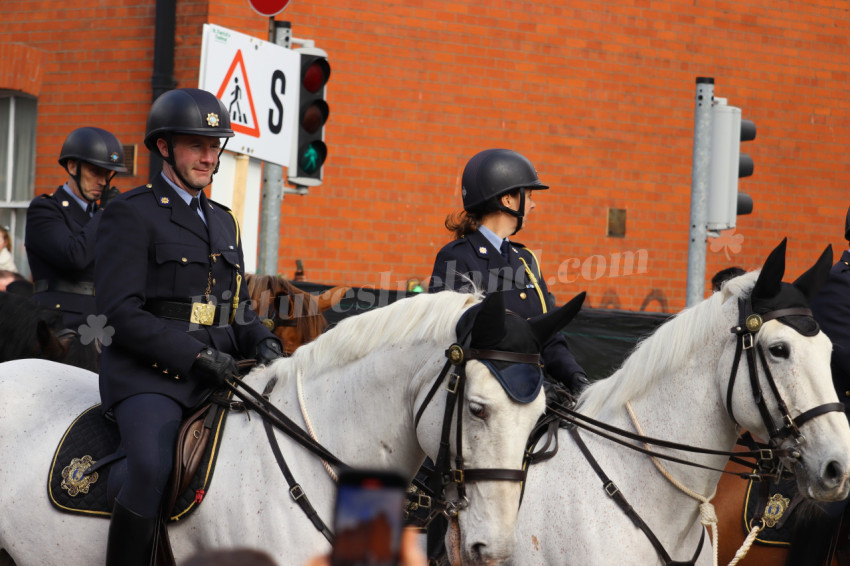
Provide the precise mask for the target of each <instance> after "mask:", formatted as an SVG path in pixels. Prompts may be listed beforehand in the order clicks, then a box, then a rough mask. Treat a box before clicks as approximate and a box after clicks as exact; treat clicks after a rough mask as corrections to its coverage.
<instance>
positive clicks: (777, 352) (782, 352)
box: [768, 342, 791, 359]
mask: <svg viewBox="0 0 850 566" xmlns="http://www.w3.org/2000/svg"><path fill="white" fill-rule="evenodd" d="M768 351H769V352H770V353H771V355H773V356H774V357H776V358H782V359H788V356H790V355H791V352H790V351H789V350H788V345H787V344H784V343H781V342H780V343H779V344H774V345H773V346H771V347H769V348H768Z"/></svg>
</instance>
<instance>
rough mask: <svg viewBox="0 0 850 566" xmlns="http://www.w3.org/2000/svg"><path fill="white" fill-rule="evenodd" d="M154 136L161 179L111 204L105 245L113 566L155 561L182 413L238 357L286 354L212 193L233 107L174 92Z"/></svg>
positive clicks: (159, 113)
mask: <svg viewBox="0 0 850 566" xmlns="http://www.w3.org/2000/svg"><path fill="white" fill-rule="evenodd" d="M145 132H146V133H145V145H146V146H147V147H148V149H150V150H151V151H153V152H155V153H156V154H158V155H159V156H160V157H162V159H163V161H164V163H163V168H162V173H161V174H160V175H157V176H156V177H155V178H154V179H153V181H152V183H151V184H148V185H145V186H141V187H137V188H135V189H133V190H132V191H129V192H127V193H125V194H123V195H122V196H121V197H119V198H118V199H116V200H115V201H114V202H113V203H112V204H111V205H110V207H109V208H108V209H107V210H106V211H105V214H104V216H103V219H102V221H101V225H100V234H99V236H98V241H97V253H96V258H97V261H96V269H95V284H96V285H97V289H98V293H97V306H98V311H99V312H100V313H103V314H105V315H106V317H107V318H106V320H107V324H108V325H109V326H111V327H112V328H113V329H114V334H113V335H112V341H111V344H109V345H108V346H107V347H106V348H105V349H104V352H103V356H102V359H101V366H100V395H101V400H102V403H103V410H104V411H111V412H112V414H113V415H114V418H115V420H116V422H117V423H118V428H119V430H120V433H121V447H122V449H123V451H124V452H125V453H126V464H124V465H123V466H122V467H116V469H115V470H113V471H112V473H111V474H110V483H109V491H110V496H112V495H115V501H114V507H113V512H112V520H111V523H110V526H109V541H108V546H107V557H106V564H107V566H117V565H119V564H120V565H122V566H135V565H139V566H142V565H144V566H147V565H148V564H151V563H152V560H153V558H152V556H153V552H154V548H155V545H156V538H157V533H158V532H159V528H160V527H159V520H160V517H161V516H162V515H163V514H164V513H166V512H167V510H164V509H161V504H162V498H163V493H164V490H165V489H166V483H167V481H168V479H169V474H170V473H171V468H172V463H173V459H174V445H175V441H176V436H177V433H178V427H179V426H180V424H181V421H182V420H183V418H184V415H187V412H189V411H190V410H191V409H192V408H193V407H197V406H198V405H200V404H201V403H202V402H203V401H204V400H206V399H207V397H208V396H209V395H210V393H211V391H212V390H213V389H215V388H216V387H219V386H221V385H223V383H224V381H225V380H226V379H227V378H228V377H229V376H231V375H233V374H234V373H235V372H236V371H237V367H236V361H235V357H253V358H255V359H257V361H258V363H262V364H264V363H269V362H270V361H271V360H273V359H275V358H277V357H279V356H281V351H282V350H281V345H280V342H279V341H278V339H277V338H275V337H274V336H273V335H272V334H271V333H270V332H269V331H268V329H266V327H264V326H263V325H262V324H261V323H260V322H259V320H258V318H257V316H256V314H254V312H253V311H251V310H250V309H248V308H246V305H247V302H248V300H249V299H248V292H247V286H246V285H244V284H243V280H244V275H245V273H244V259H243V256H242V245H241V241H240V235H239V227H238V225H237V223H236V219H235V217H234V216H233V214H232V213H231V212H230V210H229V209H227V208H226V207H224V206H222V205H220V204H218V203H215V202H213V201H211V200H209V199H207V197H206V195H205V194H204V192H203V190H202V189H203V188H204V187H206V186H207V185H209V184H210V183H211V182H212V177H213V174H214V173H215V172H216V171H217V169H218V163H219V157H220V155H221V152H222V151H223V150H224V147H223V146H222V143H221V139H222V138H225V140H226V138H230V137H232V136H233V135H234V134H233V130H232V129H231V128H230V118H229V117H228V113H227V110H226V109H225V108H224V105H223V104H222V103H221V101H220V100H219V99H218V98H216V97H215V96H214V95H213V94H211V93H209V92H206V91H203V90H198V89H193V88H183V89H177V90H172V91H168V92H166V93H164V94H162V95H161V96H160V97H159V98H158V99H157V100H156V101H155V102H154V103H153V105H152V106H151V109H150V113H149V114H148V120H147V127H146V130H145ZM113 476H114V478H115V479H114V478H113Z"/></svg>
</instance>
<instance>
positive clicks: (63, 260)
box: [24, 186, 102, 330]
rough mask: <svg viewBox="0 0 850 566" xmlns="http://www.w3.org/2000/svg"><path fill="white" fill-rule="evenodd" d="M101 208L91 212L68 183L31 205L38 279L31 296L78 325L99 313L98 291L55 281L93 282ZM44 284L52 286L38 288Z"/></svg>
mask: <svg viewBox="0 0 850 566" xmlns="http://www.w3.org/2000/svg"><path fill="white" fill-rule="evenodd" d="M101 214H102V213H95V215H94V218H89V215H88V214H87V213H86V211H85V210H83V209H82V208H81V207H80V205H79V204H78V203H77V201H75V200H74V198H73V197H72V196H71V194H70V193H68V192H67V191H66V190H65V187H64V186H62V187H59V189H58V190H57V191H56V192H55V193H53V194H52V195H41V196H38V197H36V198H35V199H33V201H32V202H31V203H30V205H29V208H28V209H27V228H26V236H25V238H24V243H25V245H26V249H27V260H28V261H29V265H30V270H31V271H32V278H33V281H34V282H35V291H36V292H35V293H33V296H32V298H33V299H34V300H35V301H37V302H38V303H41V304H43V305H45V306H47V307H50V308H54V309H57V310H59V311H61V312H62V317H63V319H64V322H65V326H67V327H68V328H73V329H75V330H76V329H77V327H79V325H81V324H84V323H85V322H86V317H87V316H88V315H90V314H95V312H96V310H97V309H96V306H95V299H94V295H93V294H78V293H69V292H64V291H61V290H56V286H57V285H63V284H64V285H68V284H73V283H76V284H80V283H82V284H83V285H84V286H86V287H88V288H91V287H92V285H91V283H92V282H93V281H94V240H95V233H96V232H97V227H98V223H99V220H100V216H101ZM45 285H46V286H47V288H48V290H43V291H42V290H39V288H40V287H43V286H45ZM66 288H67V287H66Z"/></svg>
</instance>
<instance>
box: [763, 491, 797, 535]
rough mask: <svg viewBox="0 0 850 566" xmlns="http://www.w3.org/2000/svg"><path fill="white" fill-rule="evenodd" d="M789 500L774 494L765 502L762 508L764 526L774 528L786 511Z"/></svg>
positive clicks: (779, 494)
mask: <svg viewBox="0 0 850 566" xmlns="http://www.w3.org/2000/svg"><path fill="white" fill-rule="evenodd" d="M790 504H791V500H790V499H788V498H787V497H783V496H782V494H781V493H774V494H773V495H771V496H770V498H769V499H768V500H767V505H766V506H765V508H764V524H765V526H767V527H775V526H776V523H778V522H779V519H781V518H782V515H783V514H784V513H785V511H786V510H787V509H788V506H789V505H790Z"/></svg>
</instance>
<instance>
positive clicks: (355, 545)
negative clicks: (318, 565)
mask: <svg viewBox="0 0 850 566" xmlns="http://www.w3.org/2000/svg"><path fill="white" fill-rule="evenodd" d="M407 484H408V482H407V481H405V479H404V478H403V477H401V476H400V475H398V474H396V473H392V472H388V471H384V470H347V471H344V472H342V473H341V474H340V476H339V485H338V488H337V499H336V508H335V510H334V533H335V535H336V542H335V544H334V548H333V552H332V553H331V564H332V565H333V566H396V565H397V564H399V560H400V549H401V531H402V528H403V523H404V496H405V491H406V490H407Z"/></svg>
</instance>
